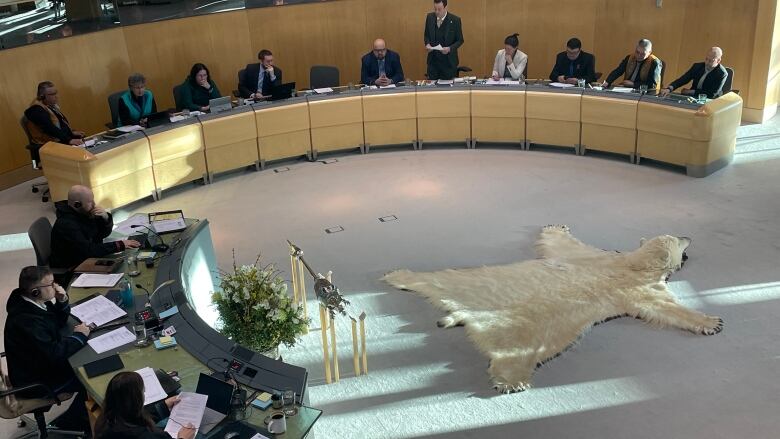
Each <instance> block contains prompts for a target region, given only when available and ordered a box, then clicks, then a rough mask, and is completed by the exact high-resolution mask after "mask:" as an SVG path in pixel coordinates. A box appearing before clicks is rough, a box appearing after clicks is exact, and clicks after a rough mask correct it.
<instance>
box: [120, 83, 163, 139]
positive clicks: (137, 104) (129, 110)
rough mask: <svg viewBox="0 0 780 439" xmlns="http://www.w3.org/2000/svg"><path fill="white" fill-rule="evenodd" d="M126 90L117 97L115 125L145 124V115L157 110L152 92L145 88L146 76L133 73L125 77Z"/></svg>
mask: <svg viewBox="0 0 780 439" xmlns="http://www.w3.org/2000/svg"><path fill="white" fill-rule="evenodd" d="M127 87H128V88H129V90H128V91H126V92H124V93H123V94H122V96H120V97H119V120H118V121H117V126H120V127H121V126H124V125H141V126H146V116H148V115H150V114H152V113H156V112H157V102H155V101H154V96H152V92H151V91H149V90H147V89H146V78H145V77H144V75H142V74H140V73H133V74H132V75H130V76H129V77H128V78H127Z"/></svg>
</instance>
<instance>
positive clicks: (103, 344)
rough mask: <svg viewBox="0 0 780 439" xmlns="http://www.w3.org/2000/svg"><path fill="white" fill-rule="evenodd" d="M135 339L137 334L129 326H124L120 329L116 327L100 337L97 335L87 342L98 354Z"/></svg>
mask: <svg viewBox="0 0 780 439" xmlns="http://www.w3.org/2000/svg"><path fill="white" fill-rule="evenodd" d="M134 341H135V334H133V333H132V332H130V330H129V329H127V327H125V326H123V327H121V328H119V329H115V330H113V331H111V332H107V333H105V334H103V335H101V336H100V337H95V338H93V339H90V340H89V341H87V343H88V344H89V345H90V346H91V347H92V349H94V350H95V352H97V353H98V354H102V353H103V352H107V351H110V350H111V349H116V348H118V347H120V346H124V345H126V344H128V343H132V342H134Z"/></svg>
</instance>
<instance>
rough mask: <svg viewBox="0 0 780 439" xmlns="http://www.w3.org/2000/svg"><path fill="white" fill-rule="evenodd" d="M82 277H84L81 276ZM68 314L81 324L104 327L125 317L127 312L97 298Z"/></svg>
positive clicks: (72, 309)
mask: <svg viewBox="0 0 780 439" xmlns="http://www.w3.org/2000/svg"><path fill="white" fill-rule="evenodd" d="M82 276H84V275H83V274H82ZM70 313H71V314H72V315H73V316H75V317H76V318H78V319H79V320H81V321H82V323H85V324H87V325H88V324H90V323H94V324H95V325H97V326H101V325H105V324H106V323H108V322H110V321H112V320H116V319H118V318H120V317H124V316H126V315H127V312H125V311H124V310H123V309H122V308H120V307H118V306H116V304H115V303H114V302H112V301H110V300H109V299H107V298H106V296H97V297H95V298H94V299H90V300H87V301H86V302H84V303H80V304H78V305H76V306H74V307H72V308H71V309H70Z"/></svg>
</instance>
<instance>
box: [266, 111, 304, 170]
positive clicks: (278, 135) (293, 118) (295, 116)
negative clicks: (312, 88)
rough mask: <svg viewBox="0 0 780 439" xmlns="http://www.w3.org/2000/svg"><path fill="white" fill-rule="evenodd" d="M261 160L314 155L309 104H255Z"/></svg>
mask: <svg viewBox="0 0 780 439" xmlns="http://www.w3.org/2000/svg"><path fill="white" fill-rule="evenodd" d="M255 122H256V125H257V143H258V148H259V151H260V162H261V163H263V164H264V163H265V162H266V161H272V160H279V159H285V158H291V157H299V156H302V155H306V156H310V155H311V132H310V123H309V105H308V103H306V102H302V103H299V104H290V105H282V106H276V107H268V108H263V107H255Z"/></svg>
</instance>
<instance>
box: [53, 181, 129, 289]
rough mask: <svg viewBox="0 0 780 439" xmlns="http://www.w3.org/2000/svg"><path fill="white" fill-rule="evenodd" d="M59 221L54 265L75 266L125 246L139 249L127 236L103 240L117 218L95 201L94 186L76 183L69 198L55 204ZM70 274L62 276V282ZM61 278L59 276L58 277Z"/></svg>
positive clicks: (55, 227)
mask: <svg viewBox="0 0 780 439" xmlns="http://www.w3.org/2000/svg"><path fill="white" fill-rule="evenodd" d="M54 208H55V210H56V214H57V220H56V221H55V222H54V226H53V227H52V229H51V257H50V258H49V266H51V267H52V268H65V269H73V268H75V267H76V266H78V265H79V264H80V263H82V262H84V260H85V259H88V258H100V257H103V256H106V255H108V254H111V253H116V252H120V251H123V250H124V249H125V248H138V247H140V245H141V244H140V243H139V242H138V241H134V240H129V239H124V240H118V241H112V242H103V238H105V237H107V236H108V235H109V234H111V230H112V229H113V227H114V220H113V218H112V216H111V214H110V213H109V212H107V211H106V210H105V209H103V208H102V207H100V206H98V205H97V204H95V195H94V194H93V193H92V189H90V188H88V187H86V186H81V185H76V186H73V187H72V188H70V190H69V191H68V199H67V200H62V201H58V202H56V203H54ZM69 277H70V276H69V275H66V276H64V277H63V278H62V280H63V284H65V283H67V282H66V281H65V280H66V279H69ZM58 280H60V279H58Z"/></svg>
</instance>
